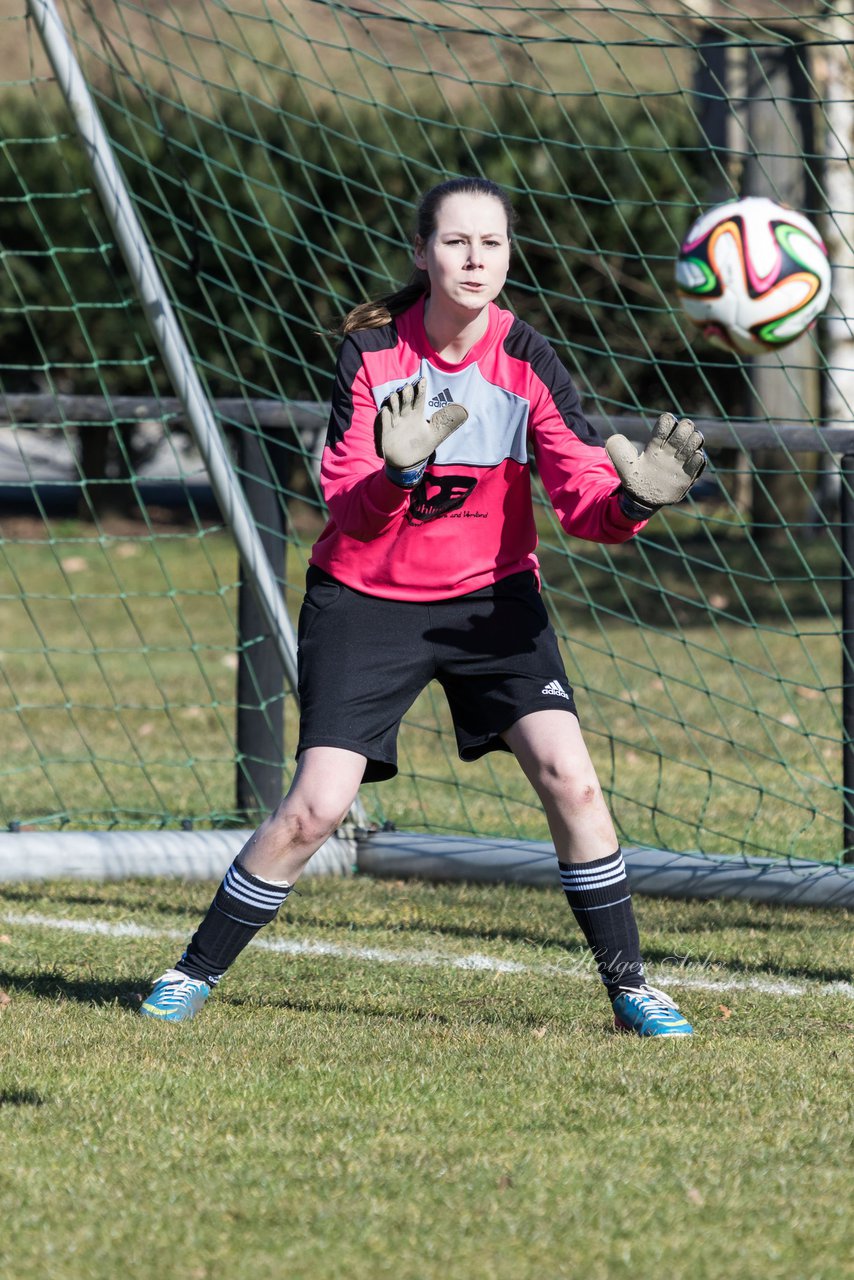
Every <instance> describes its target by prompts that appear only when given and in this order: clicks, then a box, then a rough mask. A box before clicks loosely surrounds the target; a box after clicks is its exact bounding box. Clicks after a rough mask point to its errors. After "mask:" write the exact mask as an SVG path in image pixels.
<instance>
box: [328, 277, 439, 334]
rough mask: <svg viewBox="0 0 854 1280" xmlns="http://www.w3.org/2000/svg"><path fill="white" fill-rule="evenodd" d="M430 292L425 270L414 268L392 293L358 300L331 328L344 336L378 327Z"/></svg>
mask: <svg viewBox="0 0 854 1280" xmlns="http://www.w3.org/2000/svg"><path fill="white" fill-rule="evenodd" d="M429 292H430V281H429V278H428V276H427V272H426V271H420V270H417V269H416V270H415V271H413V273H412V275H411V276H410V278H409V280H408V281H407V283H406V284H405V285H403V286H402V288H400V289H395V291H394V293H388V294H385V295H384V296H383V297H381V298H374V299H373V300H372V301H370V302H360V303H359V304H358V306H355V307H353V309H352V311H348V312H347V314H346V315H345V316H344V317H343V319H341V320H340V321H339V322H338V324H337V325H336V326H335V328H334V329H333V332H334V333H337V334H338V335H339V336H340V337H342V338H343V337H346V335H347V334H348V333H353V332H354V331H355V330H356V329H379V328H381V327H382V325H384V324H389V323H390V322H391V321H392V320H393V319H394V317H395V316H399V315H400V314H401V313H402V312H404V311H408V310H409V308H410V307H412V306H414V305H415V303H416V302H417V301H418V299H419V298H424V297H426V295H427V294H428V293H429Z"/></svg>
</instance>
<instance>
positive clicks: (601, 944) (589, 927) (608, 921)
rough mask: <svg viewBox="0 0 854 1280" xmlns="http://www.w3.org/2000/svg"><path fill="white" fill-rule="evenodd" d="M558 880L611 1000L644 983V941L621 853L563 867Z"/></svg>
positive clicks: (561, 864)
mask: <svg viewBox="0 0 854 1280" xmlns="http://www.w3.org/2000/svg"><path fill="white" fill-rule="evenodd" d="M558 866H559V868H560V880H561V884H562V885H563V888H564V892H565V894H566V899H567V902H568V903H569V905H570V906H571V907H572V913H573V915H574V916H575V918H576V920H577V921H578V924H579V926H580V928H581V932H582V933H583V934H584V936H585V938H586V939H587V943H588V945H589V947H590V950H591V951H592V952H593V958H594V960H595V961H596V965H597V968H598V969H599V974H600V976H601V978H602V981H603V982H604V983H605V986H606V988H607V990H608V995H609V996H610V997H611V999H612V1000H613V998H614V997H615V996H616V995H617V994H618V992H619V990H620V989H621V988H624V987H640V986H642V985H643V983H644V981H645V979H644V974H643V961H642V960H641V953H640V938H639V937H638V927H637V924H636V923H635V913H634V911H633V910H632V897H631V894H630V893H629V882H628V880H627V879H626V865H625V863H624V862H623V854H622V851H621V850H620V849H618V850H617V852H616V853H612V854H609V856H608V857H607V858H597V859H596V860H595V861H594V862H559V863H558Z"/></svg>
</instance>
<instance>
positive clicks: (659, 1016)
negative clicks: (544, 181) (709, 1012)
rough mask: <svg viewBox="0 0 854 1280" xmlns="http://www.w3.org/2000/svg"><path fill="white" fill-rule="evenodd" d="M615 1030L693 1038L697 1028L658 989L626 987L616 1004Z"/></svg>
mask: <svg viewBox="0 0 854 1280" xmlns="http://www.w3.org/2000/svg"><path fill="white" fill-rule="evenodd" d="M613 1006H614V1026H615V1027H616V1028H617V1030H618V1031H629V1032H633V1033H634V1034H635V1035H638V1036H691V1035H693V1034H694V1028H693V1027H692V1026H691V1023H690V1022H687V1021H686V1020H685V1018H683V1017H682V1015H681V1013H680V1012H679V1008H678V1006H677V1005H676V1004H674V1002H673V1001H672V1000H671V999H670V996H666V995H665V994H664V992H663V991H657V990H656V989H655V987H648V986H647V985H646V983H644V985H643V986H642V987H627V988H626V989H625V990H623V991H621V992H620V994H619V995H618V996H616V997H615V999H614V1000H613Z"/></svg>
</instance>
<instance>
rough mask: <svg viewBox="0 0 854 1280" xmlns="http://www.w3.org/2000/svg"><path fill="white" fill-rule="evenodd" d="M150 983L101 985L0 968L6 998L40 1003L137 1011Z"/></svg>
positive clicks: (50, 974)
mask: <svg viewBox="0 0 854 1280" xmlns="http://www.w3.org/2000/svg"><path fill="white" fill-rule="evenodd" d="M150 985H151V983H150V982H149V981H148V980H146V981H145V982H143V983H135V982H127V981H125V982H111V981H107V982H103V981H99V980H98V979H97V978H64V977H62V975H61V974H58V973H52V972H50V971H47V972H45V973H7V972H5V970H2V969H0V988H2V989H3V990H4V991H6V992H7V993H8V994H9V995H10V996H15V995H28V996H36V997H38V998H39V999H44V1000H54V1001H56V1000H72V1001H74V1002H75V1003H76V1004H88V1005H116V1004H118V1005H125V1006H127V1007H128V1008H134V1009H138V1008H139V1006H140V1004H141V1003H142V998H143V994H144V993H146V992H147V991H148V988H149V987H150Z"/></svg>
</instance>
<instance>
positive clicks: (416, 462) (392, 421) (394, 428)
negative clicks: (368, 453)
mask: <svg viewBox="0 0 854 1280" xmlns="http://www.w3.org/2000/svg"><path fill="white" fill-rule="evenodd" d="M426 398H427V379H426V378H419V379H418V381H417V382H414V383H413V382H407V383H406V385H405V386H403V387H398V389H397V390H396V391H392V393H391V395H390V396H387V397H386V399H385V400H384V401H383V404H382V407H381V409H380V411H379V413H378V414H377V417H376V421H375V423H374V435H375V439H376V447H377V453H378V454H379V455H380V457H381V458H383V459H384V461H385V469H386V475H387V476H388V478H389V480H391V481H392V483H393V484H396V485H399V486H400V488H401V489H414V488H415V487H416V486H417V485H418V484H419V483H420V481H421V477H422V476H423V474H424V468H425V467H426V466H427V463H428V462H429V461H430V458H431V456H432V455H433V453H434V452H435V451H436V449H438V447H439V445H440V444H441V443H442V441H443V440H447V438H448V436H449V435H451V434H452V433H453V432H454V431H456V430H457V428H458V427H461V426H462V425H463V423H464V422H465V420H466V418H467V417H468V416H469V415H468V410H466V409H464V408H463V406H462V405H461V404H446V405H443V406H442V408H441V409H437V410H436V412H435V413H434V414H433V416H432V418H425V416H424V410H425V407H426V405H425V401H426Z"/></svg>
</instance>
